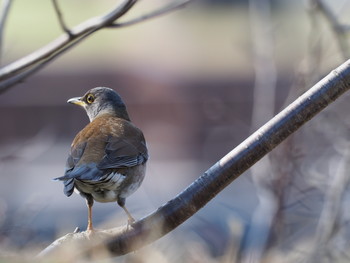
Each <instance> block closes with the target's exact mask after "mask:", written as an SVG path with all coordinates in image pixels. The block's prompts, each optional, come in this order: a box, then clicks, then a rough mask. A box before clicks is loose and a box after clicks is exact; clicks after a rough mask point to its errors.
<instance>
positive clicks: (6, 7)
mask: <svg viewBox="0 0 350 263" xmlns="http://www.w3.org/2000/svg"><path fill="white" fill-rule="evenodd" d="M11 4H12V0H3V1H2V9H1V14H0V61H2V55H3V54H2V53H3V45H4V40H3V39H4V31H5V25H6V21H7V17H8V14H9V12H10V7H11Z"/></svg>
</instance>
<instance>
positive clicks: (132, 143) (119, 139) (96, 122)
mask: <svg viewBox="0 0 350 263" xmlns="http://www.w3.org/2000/svg"><path fill="white" fill-rule="evenodd" d="M67 102H68V103H70V104H75V105H78V106H81V107H82V108H84V109H85V111H86V113H87V115H88V117H89V120H90V123H88V124H87V125H86V126H85V128H83V129H82V130H81V131H80V132H79V133H78V134H77V135H76V137H75V138H74V140H73V142H72V144H71V148H70V152H69V154H68V158H67V162H66V168H65V172H64V175H63V176H61V177H58V178H55V180H59V181H63V185H64V194H65V195H66V196H71V195H72V193H73V192H77V193H78V194H80V195H81V196H82V197H83V198H85V200H86V204H87V208H88V223H87V231H93V230H94V227H93V223H92V206H93V204H94V201H97V202H101V203H105V202H117V204H118V205H119V206H120V207H121V208H123V210H124V211H125V213H126V214H127V216H128V226H129V225H130V224H132V223H133V222H134V221H135V219H134V218H133V217H132V215H131V214H130V212H129V211H128V209H127V208H126V206H125V200H126V198H127V197H128V196H130V195H131V194H132V193H134V192H135V191H136V190H137V189H138V188H139V187H140V185H141V183H142V181H143V179H144V177H145V173H146V162H147V160H148V158H149V156H148V150H147V146H146V141H145V137H144V135H143V133H142V131H141V130H140V129H139V128H137V127H136V126H135V125H134V124H133V123H132V122H131V120H130V118H129V114H128V112H127V109H126V105H125V103H124V102H123V100H122V98H121V97H120V95H119V94H118V93H117V92H116V91H115V90H113V89H111V88H107V87H96V88H93V89H90V90H89V91H87V92H86V93H85V94H84V96H82V97H74V98H71V99H69V100H68V101H67Z"/></svg>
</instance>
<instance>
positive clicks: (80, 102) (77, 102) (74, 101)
mask: <svg viewBox="0 0 350 263" xmlns="http://www.w3.org/2000/svg"><path fill="white" fill-rule="evenodd" d="M67 103H71V104H75V105H78V106H80V107H84V106H85V102H84V101H83V100H81V98H80V97H75V98H71V99H69V100H68V101H67Z"/></svg>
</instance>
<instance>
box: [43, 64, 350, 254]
mask: <svg viewBox="0 0 350 263" xmlns="http://www.w3.org/2000/svg"><path fill="white" fill-rule="evenodd" d="M349 88H350V60H348V61H346V62H345V63H344V64H342V65H341V66H339V67H338V68H337V69H335V70H333V71H332V72H331V73H330V74H328V75H327V76H326V77H325V78H324V79H322V80H321V81H320V82H318V83H317V84H316V85H315V86H313V87H312V88H311V89H309V90H308V91H307V92H305V93H304V94H303V95H301V96H300V97H299V98H298V99H296V100H295V101H294V102H293V103H291V104H290V105H289V106H288V107H287V108H285V109H284V110H283V111H282V112H280V113H279V114H278V115H276V116H275V117H274V118H272V119H271V120H270V121H269V122H267V123H266V124H265V125H264V126H262V127H261V128H260V129H258V130H257V131H256V132H255V133H253V134H252V135H251V136H250V137H248V138H247V139H246V140H245V141H243V142H242V143H241V144H240V145H238V146H237V147H236V148H235V149H233V150H232V151H231V152H229V153H228V154H227V155H226V156H224V157H223V158H222V159H221V160H219V161H218V162H217V163H216V164H214V165H213V166H212V167H211V168H209V169H208V170H207V171H206V172H205V173H204V174H203V175H202V176H201V177H199V178H198V179H197V180H196V181H194V182H193V183H192V184H191V185H190V186H188V187H187V188H186V189H185V190H184V191H183V192H181V193H180V194H179V195H177V196H176V197H175V198H173V199H172V200H170V201H169V202H167V203H166V204H164V205H163V206H161V207H159V208H158V209H157V210H156V211H155V212H153V213H152V214H150V215H148V216H146V217H144V218H142V219H140V220H138V221H136V222H135V223H134V224H132V225H131V227H129V228H127V227H122V228H118V229H111V230H106V231H102V232H100V234H97V235H99V236H98V237H99V238H96V239H94V238H90V239H89V236H87V235H86V233H77V234H69V235H67V236H65V237H63V238H61V239H59V240H57V241H55V242H54V243H53V244H52V245H51V246H50V247H48V248H47V249H45V250H44V251H43V252H42V253H41V254H40V256H41V257H44V256H49V255H55V253H59V251H61V249H62V247H67V246H68V247H70V248H71V247H72V239H74V240H77V241H78V242H74V244H79V247H80V248H79V249H78V250H77V251H78V252H74V253H73V254H71V255H72V257H78V256H81V255H87V254H91V253H93V254H94V255H95V256H96V253H97V255H98V256H106V254H105V253H102V254H101V251H104V252H105V251H108V255H113V256H117V255H123V254H127V253H129V252H131V251H134V250H136V249H139V248H141V247H143V246H145V245H147V244H149V243H151V242H153V241H155V240H157V239H159V238H161V237H162V236H164V235H165V234H167V233H168V232H170V231H172V230H174V229H175V228H176V227H178V226H179V225H180V224H182V223H183V222H184V221H186V220H187V219H188V218H190V217H191V216H192V215H193V214H194V213H196V212H197V211H198V210H199V209H201V208H202V207H203V206H204V205H205V204H207V203H208V202H209V201H210V200H211V199H212V198H213V197H215V196H216V195H217V194H218V193H219V192H220V191H221V190H223V189H224V188H225V187H226V186H227V185H229V184H230V183H231V182H232V181H234V180H235V179H236V178H237V177H239V176H240V175H241V174H242V173H244V172H245V171H246V170H247V169H249V168H250V167H251V166H252V165H254V164H255V163H256V162H257V161H258V160H260V159H261V158H262V157H263V156H264V155H266V154H267V153H268V152H270V151H271V150H272V149H273V148H275V147H276V146H277V145H278V144H279V143H281V142H282V141H283V140H285V139H286V138H287V137H288V136H289V135H291V134H292V133H293V132H295V131H296V130H297V129H298V128H300V127H301V126H302V125H303V124H304V123H306V122H307V121H309V120H310V119H311V118H312V117H314V116H315V115H316V114H317V113H319V112H320V111H321V110H323V109H324V108H326V107H327V106H328V105H329V104H330V103H331V102H333V101H334V100H336V99H337V98H338V97H339V96H341V95H342V94H343V93H344V92H346V91H347V90H349ZM106 237H108V240H107V241H103V242H101V243H98V244H96V243H95V242H96V240H98V242H100V240H101V238H106ZM81 244H83V245H81ZM102 248H103V249H102Z"/></svg>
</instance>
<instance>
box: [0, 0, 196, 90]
mask: <svg viewBox="0 0 350 263" xmlns="http://www.w3.org/2000/svg"><path fill="white" fill-rule="evenodd" d="M190 1H192V0H185V1H184V2H181V3H174V4H171V5H169V6H167V7H164V8H162V9H161V10H158V11H154V12H152V13H150V14H148V15H145V16H142V17H140V18H135V19H133V20H130V21H127V22H123V23H120V24H117V23H116V20H118V19H119V18H120V17H122V16H123V15H124V14H126V13H127V12H128V11H129V10H130V9H131V7H132V6H133V5H134V4H135V3H136V2H137V0H124V1H123V2H122V3H121V4H119V5H118V6H117V7H115V8H114V9H113V10H112V11H110V12H109V13H107V14H105V15H102V16H99V17H95V18H92V19H89V20H87V21H85V22H83V23H81V24H80V25H78V26H76V27H74V28H72V29H68V28H67V27H66V25H65V23H64V21H63V17H62V14H61V11H60V9H59V7H58V5H57V2H56V0H53V3H54V7H55V10H56V13H57V16H58V18H59V21H60V24H61V27H62V28H63V30H64V31H65V32H67V33H68V34H64V35H62V36H60V37H58V38H57V39H56V40H54V41H53V42H51V43H49V44H48V45H46V46H44V47H42V48H41V49H39V50H37V51H35V52H33V53H31V54H29V55H27V56H25V57H23V58H21V59H19V60H17V61H15V62H12V63H11V64H9V65H7V66H5V67H3V68H1V69H0V93H2V92H4V91H6V90H7V89H9V88H10V87H12V86H13V85H15V84H16V83H18V82H20V81H23V80H24V79H25V78H27V77H28V76H30V75H32V74H33V73H34V72H37V71H38V70H40V69H41V68H43V67H44V66H46V65H47V64H48V63H49V62H51V61H52V60H54V59H55V58H57V57H58V56H60V55H61V54H62V53H64V52H65V51H67V50H68V49H69V48H71V47H73V46H75V45H76V44H78V43H79V42H80V41H82V40H84V39H85V38H86V37H88V36H90V35H91V34H93V33H95V32H97V31H98V30H100V29H102V28H106V27H110V26H111V25H113V27H116V28H117V27H123V26H127V25H133V24H136V23H139V22H142V21H144V20H146V19H150V18H153V17H156V16H160V15H162V14H165V13H168V12H170V11H172V10H175V9H178V8H180V7H183V6H185V5H186V4H187V3H189V2H190Z"/></svg>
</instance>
